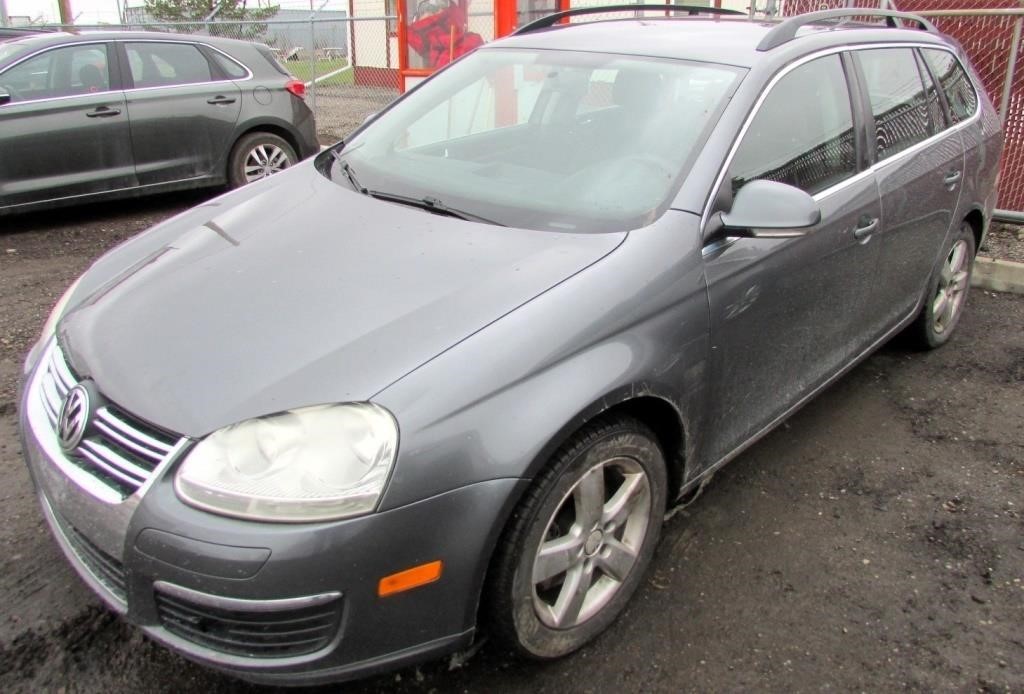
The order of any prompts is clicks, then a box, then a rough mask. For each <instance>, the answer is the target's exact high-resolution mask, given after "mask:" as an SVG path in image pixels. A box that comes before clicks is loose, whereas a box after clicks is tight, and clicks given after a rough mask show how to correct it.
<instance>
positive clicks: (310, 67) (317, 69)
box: [284, 58, 352, 86]
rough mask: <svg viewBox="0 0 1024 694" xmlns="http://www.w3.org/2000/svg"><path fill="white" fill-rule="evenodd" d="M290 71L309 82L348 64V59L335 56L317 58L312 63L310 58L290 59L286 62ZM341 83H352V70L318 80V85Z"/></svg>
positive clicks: (297, 77) (296, 76) (296, 77)
mask: <svg viewBox="0 0 1024 694" xmlns="http://www.w3.org/2000/svg"><path fill="white" fill-rule="evenodd" d="M284 65H285V66H286V67H287V68H288V71H289V72H291V73H292V74H293V75H295V79H300V80H302V81H303V82H309V81H311V80H312V79H313V78H314V77H320V76H322V75H326V74H329V73H331V72H334V71H335V70H340V69H341V68H343V67H345V66H346V65H348V61H347V60H345V59H344V58H335V59H333V60H315V61H313V62H312V63H310V62H309V61H308V60H289V61H288V62H287V63H285V64H284ZM341 84H352V71H351V70H346V71H345V72H343V73H341V74H340V75H335V76H334V77H329V78H327V79H325V80H321V81H320V82H317V85H318V86H321V85H323V86H336V85H341Z"/></svg>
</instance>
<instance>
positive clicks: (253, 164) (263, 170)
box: [228, 132, 298, 188]
mask: <svg viewBox="0 0 1024 694" xmlns="http://www.w3.org/2000/svg"><path fill="white" fill-rule="evenodd" d="M297 161H298V157H297V156H295V150H294V149H292V146H291V145H290V144H288V142H287V141H286V140H285V139H284V138H282V137H278V136H277V135H273V134H271V133H263V132H255V133H249V134H248V135H246V136H244V137H242V138H241V139H239V140H238V142H236V143H235V147H234V149H232V150H231V162H230V163H229V165H228V182H229V183H230V184H231V187H232V188H238V187H240V186H244V185H245V184H246V183H252V182H253V181H258V180H260V179H261V178H266V177H267V176H272V175H273V174H276V173H278V172H279V171H284V170H285V169H287V168H288V167H289V166H291V165H292V164H294V163H295V162H297Z"/></svg>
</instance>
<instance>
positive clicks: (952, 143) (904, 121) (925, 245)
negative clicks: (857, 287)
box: [852, 47, 964, 335]
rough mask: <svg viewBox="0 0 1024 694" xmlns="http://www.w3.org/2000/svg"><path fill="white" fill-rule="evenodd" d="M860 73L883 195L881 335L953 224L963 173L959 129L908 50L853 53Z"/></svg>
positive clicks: (902, 311) (904, 308) (908, 301)
mask: <svg viewBox="0 0 1024 694" xmlns="http://www.w3.org/2000/svg"><path fill="white" fill-rule="evenodd" d="M852 55H853V56H854V57H855V58H856V61H857V63H858V65H859V68H860V70H861V72H862V74H863V83H864V86H865V92H866V94H865V96H866V101H867V102H868V104H869V105H870V109H871V115H872V118H873V121H874V122H873V125H872V127H871V132H872V133H874V135H875V146H874V147H873V148H872V149H873V152H872V155H873V157H874V160H875V162H876V164H875V167H874V168H875V171H876V176H877V178H878V186H879V190H880V192H881V196H882V229H881V232H880V233H879V234H878V239H877V241H878V245H879V246H880V247H881V256H880V262H879V266H878V281H877V282H875V283H874V285H873V289H872V291H871V294H870V306H869V316H870V317H871V320H872V321H874V322H875V323H876V325H875V331H876V334H878V335H881V334H883V333H884V332H886V331H888V330H890V329H891V328H893V327H894V326H895V325H896V324H898V323H899V322H900V321H901V320H902V319H904V318H906V317H908V316H909V314H910V312H911V311H912V310H913V309H914V308H915V307H916V306H917V303H918V301H919V300H920V299H921V297H922V296H923V293H924V291H925V284H926V283H927V281H928V277H929V275H930V273H931V271H932V268H933V267H934V266H935V262H936V260H937V258H938V254H939V252H940V249H941V248H942V245H943V243H944V242H945V239H946V234H947V233H948V231H949V229H950V226H951V224H952V222H953V213H954V211H955V210H956V208H957V201H958V199H959V195H960V189H961V182H962V180H963V173H964V149H963V143H962V141H961V138H960V131H959V130H958V129H950V128H949V127H948V126H949V123H947V121H946V115H945V113H944V112H943V108H942V101H941V98H940V96H939V94H938V89H937V88H936V85H935V84H934V83H933V82H932V79H931V77H930V75H929V74H928V71H927V69H926V68H925V66H924V64H923V62H922V61H921V60H919V58H918V57H917V55H916V51H915V50H914V49H913V48H909V47H907V48H871V49H866V50H858V51H853V52H852Z"/></svg>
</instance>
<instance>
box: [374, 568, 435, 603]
mask: <svg viewBox="0 0 1024 694" xmlns="http://www.w3.org/2000/svg"><path fill="white" fill-rule="evenodd" d="M443 566H444V565H443V564H442V563H441V561H440V560H438V561H432V562H430V563H428V564H420V565H419V566H414V567H412V568H411V569H406V570H405V571H399V572H398V573H396V574H391V575H390V576H385V577H384V578H382V579H380V583H378V584H377V595H379V596H380V597H382V598H386V597H387V596H389V595H394V594H395V593H402V592H405V591H407V590H412V589H413V588H419V587H420V586H425V585H427V584H428V583H433V582H434V581H436V580H438V579H439V578H441V568H442V567H443Z"/></svg>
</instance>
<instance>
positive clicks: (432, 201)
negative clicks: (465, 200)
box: [363, 189, 505, 227]
mask: <svg viewBox="0 0 1024 694" xmlns="http://www.w3.org/2000/svg"><path fill="white" fill-rule="evenodd" d="M363 192H365V193H366V194H367V195H369V196H370V197H373V198H377V199H378V200H386V201H387V202H397V203H398V204H400V205H409V206H410V207H418V208H419V209H421V210H426V211H427V212H433V213H434V214H440V215H444V216H446V217H455V218H456V219H464V220H466V221H468V222H483V223H484V224H493V225H495V226H499V227H503V226H505V225H504V224H502V223H501V222H496V221H494V220H493V219H487V218H486V217H481V216H480V215H477V214H473V213H472V212H466V211H464V210H459V209H456V208H454V207H448V206H447V205H445V204H444V203H443V202H441V201H440V200H438V199H437V198H435V197H431V196H429V195H427V196H424V197H422V198H413V197H408V196H406V195H396V194H395V193H385V192H382V191H379V190H365V189H364V191H363Z"/></svg>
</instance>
